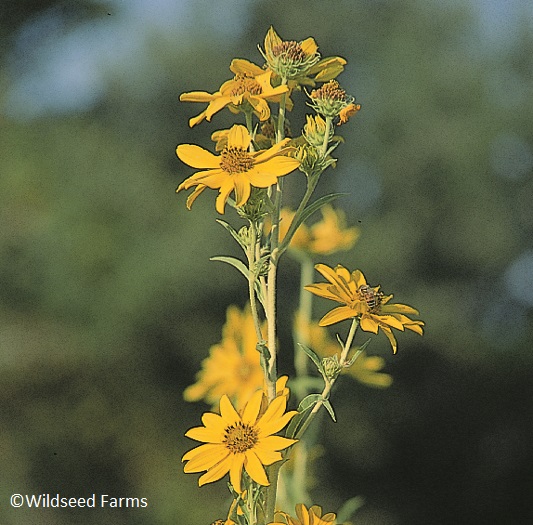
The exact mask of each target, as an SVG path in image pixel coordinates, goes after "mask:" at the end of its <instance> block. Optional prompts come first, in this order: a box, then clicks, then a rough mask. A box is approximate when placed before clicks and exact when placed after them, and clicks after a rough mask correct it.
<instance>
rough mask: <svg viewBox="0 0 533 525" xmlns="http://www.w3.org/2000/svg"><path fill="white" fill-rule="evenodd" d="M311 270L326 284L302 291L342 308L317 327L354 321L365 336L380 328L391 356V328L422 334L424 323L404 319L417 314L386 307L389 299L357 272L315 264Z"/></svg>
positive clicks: (405, 308) (396, 305) (394, 305)
mask: <svg viewBox="0 0 533 525" xmlns="http://www.w3.org/2000/svg"><path fill="white" fill-rule="evenodd" d="M315 269H316V270H317V271H318V272H319V273H321V274H322V276H323V277H324V278H325V279H326V280H327V281H329V283H316V284H309V285H307V286H305V287H304V288H305V289H306V290H307V291H309V292H311V293H313V294H315V295H318V296H319V297H324V298H326V299H330V300H332V301H335V302H337V303H340V304H341V305H342V306H337V307H336V308H334V309H333V310H330V311H329V312H328V313H327V314H326V315H324V317H322V319H320V321H319V323H318V324H319V325H320V326H329V325H332V324H335V323H339V322H340V321H344V320H346V319H353V318H357V319H358V320H359V326H360V327H361V329H362V330H364V331H365V332H372V333H374V334H377V333H378V330H379V329H380V328H381V330H382V331H383V333H384V334H385V335H386V336H387V338H388V339H389V342H390V344H391V347H392V351H393V353H396V351H397V349H398V345H397V342H396V338H395V337H394V334H393V332H392V328H395V329H396V330H401V331H402V332H403V331H404V330H405V329H406V328H407V329H408V330H411V331H413V332H415V333H417V334H419V335H422V334H423V328H422V327H423V326H424V323H423V322H422V321H416V320H413V319H410V318H409V317H408V315H418V310H415V309H414V308H412V307H411V306H407V305H406V304H399V303H392V304H389V301H390V300H391V299H392V295H384V294H383V293H382V292H381V291H380V290H379V286H376V287H371V286H369V285H368V283H367V282H366V279H365V276H364V275H363V273H362V272H361V271H360V270H355V271H354V272H351V273H350V272H349V271H348V270H347V269H346V268H344V266H341V265H340V264H339V265H337V266H336V267H335V268H330V267H329V266H326V265H325V264H317V265H316V266H315Z"/></svg>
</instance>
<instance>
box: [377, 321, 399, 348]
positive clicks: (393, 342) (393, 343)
mask: <svg viewBox="0 0 533 525" xmlns="http://www.w3.org/2000/svg"><path fill="white" fill-rule="evenodd" d="M381 329H382V330H383V332H384V333H385V335H386V336H387V339H388V340H389V343H390V345H391V347H392V353H393V354H395V353H396V352H397V350H398V343H397V342H396V338H395V337H394V334H393V333H392V330H391V329H390V328H387V327H386V326H382V327H381Z"/></svg>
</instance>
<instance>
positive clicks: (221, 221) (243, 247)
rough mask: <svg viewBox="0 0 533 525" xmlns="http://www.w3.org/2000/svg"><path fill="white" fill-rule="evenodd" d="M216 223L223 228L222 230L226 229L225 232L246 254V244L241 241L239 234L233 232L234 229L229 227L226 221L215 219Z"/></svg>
mask: <svg viewBox="0 0 533 525" xmlns="http://www.w3.org/2000/svg"><path fill="white" fill-rule="evenodd" d="M215 220H216V222H218V224H220V225H221V226H223V227H224V228H226V230H227V231H228V232H229V233H230V234H231V236H232V237H233V238H234V239H235V240H236V241H237V242H238V243H239V246H240V247H241V248H242V249H243V250H244V252H245V253H246V248H247V246H246V244H245V243H244V242H243V241H242V239H241V237H240V235H239V233H238V232H237V231H236V230H235V228H233V226H231V225H230V224H228V223H227V222H226V221H223V220H221V219H215Z"/></svg>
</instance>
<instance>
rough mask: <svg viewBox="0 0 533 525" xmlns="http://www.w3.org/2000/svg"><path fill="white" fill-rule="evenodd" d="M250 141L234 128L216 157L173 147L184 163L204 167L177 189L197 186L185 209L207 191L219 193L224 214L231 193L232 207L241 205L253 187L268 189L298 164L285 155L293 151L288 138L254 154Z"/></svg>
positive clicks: (239, 128) (189, 146)
mask: <svg viewBox="0 0 533 525" xmlns="http://www.w3.org/2000/svg"><path fill="white" fill-rule="evenodd" d="M251 140H252V139H251V137H250V134H249V133H248V131H247V130H246V128H245V127H244V126H240V125H235V126H233V127H232V128H231V129H230V130H229V131H228V133H227V143H226V146H225V147H224V149H223V150H222V153H221V154H220V155H219V156H216V155H213V154H212V153H211V152H209V151H207V150H205V149H203V148H201V147H200V146H196V145H193V144H180V145H179V146H178V147H177V148H176V154H177V155H178V157H179V158H180V159H181V160H182V161H183V162H184V163H185V164H188V165H189V166H192V167H193V168H203V171H199V172H197V173H195V174H194V175H192V176H191V177H189V178H188V179H186V180H185V181H184V182H182V183H181V184H180V185H179V187H178V189H177V190H176V191H177V192H179V191H181V190H187V189H189V188H191V187H192V186H196V189H195V190H194V191H193V193H191V195H189V198H188V199H187V208H189V209H190V208H191V206H192V204H193V202H194V201H195V199H196V198H197V197H198V195H200V193H202V192H203V191H204V190H205V189H206V188H212V189H218V190H219V194H218V197H217V199H216V205H215V207H216V210H217V211H218V212H219V213H224V209H225V206H226V202H227V201H228V198H229V195H230V193H231V192H235V205H236V206H237V207H240V206H243V205H244V204H246V202H247V201H248V199H249V198H250V194H251V191H252V186H253V187H255V188H268V187H269V186H272V185H273V184H276V182H277V180H278V178H279V177H283V176H284V175H287V174H288V173H290V172H291V171H293V170H295V169H296V168H297V167H298V166H299V165H300V162H299V161H298V160H297V159H294V158H292V157H288V156H287V154H288V153H289V152H291V151H292V148H288V147H286V145H287V143H288V142H289V140H290V139H285V140H282V141H281V142H279V143H278V144H275V145H274V146H272V147H271V148H269V149H267V150H261V151H256V152H250V151H248V149H249V146H250V143H251Z"/></svg>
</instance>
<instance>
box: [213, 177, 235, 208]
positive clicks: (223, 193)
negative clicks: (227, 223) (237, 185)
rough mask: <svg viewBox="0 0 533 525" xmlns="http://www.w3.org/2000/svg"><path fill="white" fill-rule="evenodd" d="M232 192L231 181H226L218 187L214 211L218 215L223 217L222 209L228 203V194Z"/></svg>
mask: <svg viewBox="0 0 533 525" xmlns="http://www.w3.org/2000/svg"><path fill="white" fill-rule="evenodd" d="M232 191H233V182H232V181H231V180H229V181H226V182H225V183H224V184H222V186H220V190H219V194H218V197H217V198H216V201H215V209H216V210H217V211H218V213H220V214H222V215H224V209H225V207H226V202H227V201H228V197H229V194H230V193H231V192H232Z"/></svg>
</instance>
